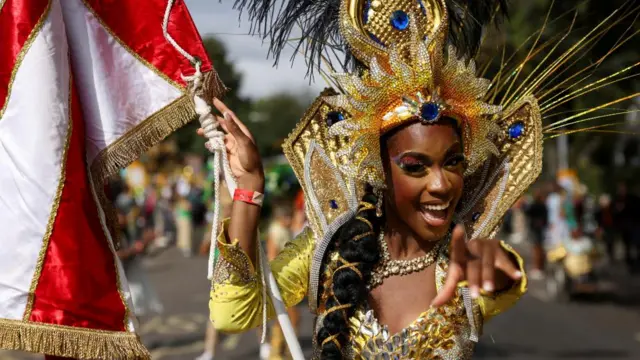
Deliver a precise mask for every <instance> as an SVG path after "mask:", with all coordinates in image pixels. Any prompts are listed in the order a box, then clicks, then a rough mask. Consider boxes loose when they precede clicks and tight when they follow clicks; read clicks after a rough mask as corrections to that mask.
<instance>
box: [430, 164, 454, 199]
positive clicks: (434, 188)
mask: <svg viewBox="0 0 640 360" xmlns="http://www.w3.org/2000/svg"><path fill="white" fill-rule="evenodd" d="M451 187H452V186H451V181H450V180H449V179H448V178H447V176H446V175H445V172H444V171H443V170H442V168H440V167H433V168H432V169H431V171H430V172H429V174H428V175H427V184H426V188H427V191H428V192H429V194H431V195H432V196H434V197H437V198H440V199H447V198H448V197H449V193H450V192H451Z"/></svg>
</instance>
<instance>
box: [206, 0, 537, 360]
mask: <svg viewBox="0 0 640 360" xmlns="http://www.w3.org/2000/svg"><path fill="white" fill-rule="evenodd" d="M350 3H352V2H351V1H343V2H342V6H343V7H348V6H349V4H350ZM385 6H387V5H386V4H383V5H380V6H379V7H378V9H377V10H378V11H379V12H382V13H384V12H385V8H384V7H385ZM430 6H431V8H432V9H435V10H437V12H438V14H435V15H433V17H430V15H428V14H426V13H421V14H422V16H418V15H415V13H411V15H409V16H415V18H416V19H417V21H415V22H414V23H413V24H414V26H413V27H412V28H411V31H410V32H409V31H407V32H406V33H400V35H403V34H406V36H404V37H401V38H399V39H395V40H393V39H389V40H387V38H383V37H381V39H383V40H382V41H389V42H392V41H395V42H396V44H393V45H396V46H397V48H400V47H401V46H400V45H397V44H401V45H408V46H410V47H412V48H414V49H416V50H418V51H423V50H426V49H436V50H432V52H429V53H428V54H425V53H413V52H410V53H409V54H407V53H403V54H399V51H396V50H390V51H386V50H383V51H382V52H380V53H379V54H377V55H376V58H375V59H376V60H375V61H377V62H378V64H376V63H374V62H373V61H372V57H371V56H368V55H366V54H365V55H363V54H362V52H363V51H366V48H362V49H360V50H361V51H360V52H358V50H359V49H358V46H359V45H358V44H359V42H360V43H361V42H363V41H364V42H367V39H368V38H364V37H362V36H360V37H358V36H359V35H353V33H350V32H347V31H343V35H345V37H347V41H348V42H349V44H350V45H352V47H353V48H354V50H355V51H353V52H354V54H356V56H358V55H359V60H360V61H361V62H363V63H364V65H368V66H367V67H368V68H369V69H372V68H373V71H375V67H376V66H378V67H381V68H382V69H384V70H382V69H380V71H379V72H378V73H377V74H372V76H371V78H369V79H366V78H358V79H356V78H355V77H357V76H358V75H357V74H355V75H352V77H351V79H345V78H344V77H342V78H339V77H338V78H337V80H338V81H343V83H342V84H341V85H342V86H341V87H342V88H343V89H344V91H345V94H343V95H337V96H325V97H322V98H321V99H320V100H318V101H317V103H318V104H320V105H319V106H316V108H318V107H319V108H324V110H322V109H320V110H318V113H323V114H325V115H324V116H323V117H325V118H326V122H325V124H323V125H324V126H326V127H328V129H329V135H314V136H315V138H316V139H318V140H325V139H330V138H331V136H332V135H346V136H348V138H347V139H348V140H343V142H344V143H343V145H342V148H343V149H342V150H343V151H342V152H340V149H339V150H338V152H336V157H337V158H340V157H343V156H347V158H348V160H346V162H345V163H343V164H337V165H338V166H340V169H341V170H342V172H341V173H337V172H335V173H331V167H330V166H329V165H328V167H325V168H324V169H322V164H319V163H317V161H316V163H314V160H313V157H314V153H313V151H314V150H313V149H316V148H317V146H320V145H317V144H324V143H327V142H325V141H322V142H321V141H318V142H316V143H315V144H316V146H315V147H314V146H311V145H310V146H308V147H307V149H306V150H305V151H303V152H306V156H307V157H308V158H309V161H307V162H306V163H305V164H304V165H303V166H302V167H303V168H305V169H304V171H309V172H311V173H310V175H309V176H307V177H305V176H306V175H301V173H302V172H304V171H302V172H301V171H299V170H300V168H299V167H296V164H295V160H296V159H295V156H293V157H292V155H291V154H292V153H295V151H287V148H288V147H290V148H291V149H293V148H295V147H296V146H297V145H295V144H293V143H295V142H296V135H295V131H294V134H293V135H292V137H290V139H289V140H288V141H289V145H288V144H285V154H287V155H288V157H289V160H290V161H292V160H293V161H292V165H293V167H294V169H295V170H296V171H297V175H298V177H299V178H301V183H302V184H303V185H302V186H303V188H305V190H306V192H315V195H314V198H315V199H316V201H315V202H316V203H317V202H318V200H317V199H318V197H319V196H320V197H321V196H322V195H323V194H325V195H326V194H328V196H329V197H332V196H335V197H337V196H338V194H339V192H340V189H341V187H340V186H334V184H335V180H331V179H342V180H344V182H345V183H354V184H356V185H354V187H355V188H357V190H354V191H352V192H351V193H350V194H351V196H349V195H345V196H344V198H350V200H344V199H339V200H329V201H327V202H325V201H322V202H320V204H322V205H319V206H316V210H315V211H314V210H311V211H312V214H311V216H312V217H313V218H314V219H315V220H314V221H313V222H314V223H315V224H316V225H315V226H311V229H307V230H306V231H304V232H303V233H302V234H300V235H299V236H298V237H297V238H296V239H295V240H293V241H292V242H291V243H290V244H289V245H288V246H287V247H286V248H285V249H284V251H283V252H282V253H281V254H280V255H279V256H278V257H277V258H276V259H275V260H274V261H273V262H271V269H272V271H273V273H274V276H275V277H276V279H277V282H278V285H279V288H280V291H281V293H282V296H283V299H284V302H285V304H286V306H287V307H291V306H294V305H296V304H298V303H299V302H300V301H302V300H303V298H304V296H305V295H306V294H310V302H311V303H312V305H311V306H312V310H314V311H316V312H317V313H318V319H317V322H316V332H315V339H314V340H315V342H314V343H315V350H314V356H315V357H319V358H322V359H341V358H350V359H351V358H354V359H355V358H371V357H375V356H385V355H387V356H391V357H393V356H398V357H401V358H413V359H425V358H432V357H433V358H436V357H438V356H440V357H447V358H455V359H469V358H470V356H471V353H472V351H473V342H474V341H477V337H478V335H479V333H480V330H481V328H482V324H483V323H484V321H486V320H488V319H489V318H491V317H492V316H494V315H496V314H498V313H500V312H502V311H503V310H504V309H506V308H507V307H509V306H511V305H512V304H513V303H515V302H516V301H517V300H518V298H520V296H521V295H522V294H523V293H524V291H525V288H526V280H525V278H524V274H523V268H522V260H521V259H520V257H519V256H518V255H517V254H516V253H515V252H514V251H513V250H512V249H510V248H509V247H508V246H506V245H505V244H504V243H502V242H500V241H499V240H496V239H493V238H491V237H489V236H488V235H489V234H488V232H487V231H485V230H483V229H482V228H481V227H480V226H479V225H478V226H477V227H474V225H473V224H471V222H472V221H478V222H479V223H486V222H487V221H489V222H493V225H494V226H493V227H497V221H494V220H495V219H493V217H494V216H492V214H490V213H488V214H486V215H485V214H480V215H476V214H473V215H471V214H470V215H466V213H468V212H469V211H468V210H465V209H464V208H465V207H469V206H472V207H473V205H474V203H476V202H478V200H470V196H471V195H478V194H477V193H478V191H474V188H476V186H477V184H472V185H471V186H469V188H468V189H466V190H467V192H465V182H466V180H467V178H468V179H475V178H474V176H473V175H471V174H477V173H478V171H476V169H478V168H479V167H480V165H481V164H488V161H490V160H488V159H489V156H488V154H489V153H488V151H489V150H491V149H492V147H491V144H489V142H488V141H489V140H488V139H489V137H490V136H492V135H493V134H492V133H491V131H493V130H495V128H494V129H491V126H490V125H491V124H490V122H491V121H495V120H492V119H495V118H492V117H491V116H493V115H494V114H497V112H498V109H497V108H496V107H492V106H491V105H488V104H484V103H480V102H479V101H478V100H477V99H478V98H480V97H482V95H484V93H486V91H487V87H486V84H484V85H483V83H482V81H481V80H479V79H476V77H475V74H473V72H474V71H475V69H470V68H468V67H467V66H466V64H464V62H463V61H462V60H460V61H458V60H456V58H455V50H454V52H453V53H452V52H451V51H450V52H449V56H450V58H449V60H448V61H447V63H446V65H445V62H444V59H443V57H442V52H443V50H444V45H445V42H446V40H445V39H446V37H445V34H446V31H447V29H446V28H447V23H446V21H440V22H439V23H437V20H438V19H444V20H446V19H447V9H446V6H445V4H444V3H443V2H441V1H440V0H434V1H432V2H431V3H430ZM381 7H382V8H381ZM387 10H388V9H387ZM405 10H406V12H404V14H405V15H407V14H409V11H410V9H405ZM345 21H348V20H345ZM392 25H393V26H395V25H394V24H392ZM372 31H373V30H372ZM421 34H436V35H435V36H433V38H430V39H427V37H425V36H423V35H421ZM383 35H384V33H381V34H380V36H383ZM348 36H351V37H352V38H348ZM354 36H355V38H353V37H354ZM370 45H371V42H370V40H369V42H368V43H367V46H370ZM393 45H389V46H390V47H391V48H393ZM385 51H386V52H385ZM399 59H402V60H399ZM401 62H402V64H405V65H404V66H407V65H408V66H410V67H411V69H412V71H414V74H416V75H419V76H413V77H401V75H402V74H401V72H402V71H403V68H402V66H403V65H402V64H401ZM379 64H387V65H386V66H385V65H382V66H380V65H379ZM452 68H455V71H454V70H453V69H452ZM373 71H372V72H373ZM429 74H431V77H430V76H428V75H429ZM436 78H438V81H439V83H435V81H434V80H435V79H436ZM358 81H360V82H364V87H362V86H361V85H355V86H354V84H357V83H358ZM483 86H484V87H483ZM456 87H457V89H456ZM469 89H472V90H475V91H476V92H477V93H472V94H469ZM349 91H351V92H349ZM364 93H367V94H368V97H366V98H364V97H363V96H362V94H364ZM370 99H384V100H380V101H379V102H378V103H376V102H373V101H371V100H370ZM440 99H442V100H440ZM358 101H361V103H357V102H358ZM451 104H457V106H456V105H451ZM214 105H215V107H216V108H217V109H218V110H219V111H220V112H221V113H222V114H223V118H220V122H221V124H222V126H223V128H224V129H225V130H226V131H227V133H228V134H227V135H226V144H227V152H228V157H229V162H230V165H231V168H232V170H233V174H234V175H235V177H236V179H237V181H238V188H239V189H241V190H240V193H239V194H237V195H238V196H235V197H234V199H235V200H236V201H234V203H233V205H232V209H231V217H230V220H229V221H228V222H226V223H225V226H224V229H223V231H222V233H221V235H220V238H219V244H218V247H219V249H220V255H221V258H220V260H221V261H220V262H219V263H218V264H217V269H216V275H215V276H214V279H213V286H212V294H211V301H210V307H211V320H212V322H213V324H214V326H216V328H218V329H220V330H224V331H244V330H247V329H250V328H253V327H256V326H258V325H260V323H261V322H262V321H263V313H262V312H263V310H262V305H261V304H262V301H263V300H262V298H261V294H262V290H261V282H260V280H259V276H258V275H259V273H256V272H255V270H254V269H256V267H255V264H257V263H258V262H257V261H258V258H257V255H256V254H257V253H258V248H257V247H258V244H257V242H256V240H255V239H256V236H257V229H258V225H259V215H260V207H259V206H257V205H258V204H257V203H256V202H255V201H252V200H251V199H253V198H255V196H253V195H254V194H256V193H262V192H263V188H264V175H263V171H262V167H261V159H260V156H259V154H258V152H257V151H256V145H255V142H254V140H253V137H252V135H251V134H250V133H249V132H248V130H247V128H246V127H245V126H244V125H243V124H242V122H241V121H240V120H239V119H238V118H237V117H236V116H235V115H234V114H233V112H232V111H231V110H230V109H228V108H227V107H226V106H225V105H224V104H223V103H222V102H220V101H219V100H217V99H216V100H214ZM383 105H384V106H383ZM528 106H529V108H530V109H533V111H535V106H536V105H535V103H534V102H533V101H529V102H528ZM312 108H313V106H312ZM445 108H446V110H445ZM440 110H443V111H440ZM336 112H339V113H337V114H336ZM311 115H312V116H311V117H314V116H315V115H316V114H311ZM521 118H524V119H525V120H526V121H528V123H527V125H529V122H532V121H534V119H535V118H534V117H531V116H528V117H527V116H525V117H522V116H521ZM332 119H333V120H335V121H331V120H332ZM501 119H503V120H505V119H508V116H505V117H503V118H501ZM304 122H305V119H303V121H302V123H304ZM482 122H485V123H487V124H482ZM507 122H508V121H507ZM523 126H524V124H523ZM350 129H351V130H353V129H357V131H352V132H349V130H350ZM534 129H535V127H533V128H532V131H531V132H530V134H528V135H530V136H533V137H534V138H535V136H538V134H536V133H535V130H534ZM201 133H202V131H201ZM371 135H374V136H371ZM512 140H514V142H513V143H512V144H509V146H511V145H513V144H515V141H516V140H517V139H512ZM307 143H308V141H307ZM493 146H494V147H497V146H498V147H499V146H501V145H500V144H497V145H496V144H494V145H493ZM323 150H327V151H330V149H329V147H328V146H327V147H326V149H323ZM496 150H498V149H496ZM500 150H502V151H503V152H504V154H507V153H508V151H513V149H511V150H505V149H504V147H502V148H500ZM500 150H499V151H500ZM359 151H360V154H362V153H364V154H365V155H364V158H362V155H358V152H359ZM348 154H351V157H349V155H348ZM509 155H512V156H515V155H517V154H509ZM358 156H360V157H358ZM329 158H331V156H329ZM334 158H335V157H334ZM533 160H536V161H537V159H536V158H534V159H533ZM534 162H535V161H534ZM489 168H490V169H491V170H490V171H489V172H490V173H492V174H495V175H496V176H497V178H502V177H503V175H504V174H503V173H504V171H503V170H502V167H501V166H489V167H488V169H489ZM314 171H317V174H315V175H314ZM534 175H537V174H534ZM466 177H467V178H466ZM494 177H495V176H494ZM476 181H477V180H476ZM484 182H485V183H486V184H487V186H485V188H486V187H488V188H495V187H496V186H495V185H493V183H491V181H488V180H485V181H484ZM527 185H528V184H527ZM490 192H491V191H489V193H490ZM473 193H475V194H473ZM243 194H244V195H245V196H243ZM246 194H249V195H250V196H248V197H247V196H246ZM356 194H360V196H359V198H360V201H359V203H358V201H356V202H355V204H356V205H355V206H349V205H348V204H349V203H350V202H351V203H353V199H352V198H353V197H355V196H357V195H356ZM517 195H518V196H519V195H520V194H517ZM491 196H494V197H495V195H489V194H487V195H486V196H485V197H486V198H489V197H491ZM500 196H502V195H500ZM500 196H498V199H497V201H498V202H500V201H504V200H503V199H502V198H500ZM518 196H516V197H515V198H514V196H512V195H511V196H510V198H509V199H511V200H507V202H509V201H510V202H511V203H513V201H514V200H515V199H516V198H517V197H518ZM463 197H465V198H466V199H467V200H468V201H467V202H466V203H462V202H461V199H462V198H463ZM494 200H495V199H494ZM312 201H313V200H312ZM480 202H481V201H480ZM325 204H326V205H328V206H323V205H325ZM509 205H510V204H509ZM483 206H484V207H488V206H487V205H486V204H485V205H483ZM342 208H350V210H349V211H346V212H343V214H346V215H345V216H343V219H344V218H346V219H347V220H346V222H345V221H344V220H342V221H339V220H335V219H337V217H339V216H333V219H334V221H333V222H332V226H318V225H317V224H318V222H322V221H319V220H318V219H320V218H322V219H324V220H323V221H324V222H325V223H328V222H330V219H331V218H332V211H334V212H335V211H339V210H340V209H342ZM507 208H508V206H507ZM493 212H494V213H496V211H493ZM500 215H502V214H498V217H500ZM465 217H466V219H465ZM471 218H474V219H473V220H471ZM454 219H455V220H456V222H457V223H458V225H455V222H454ZM465 221H467V226H466V227H465V225H463V223H465ZM331 228H339V229H338V230H337V231H333V234H332V233H331V232H332V230H331ZM484 228H487V227H486V226H484ZM312 230H313V231H312ZM468 232H473V235H474V238H472V239H467V236H466V233H468ZM475 234H480V235H479V236H478V235H475ZM325 239H328V240H329V241H328V242H326V243H325V241H324V240H325ZM467 240H469V241H467ZM325 244H326V245H325ZM322 248H326V250H323V249H322ZM318 259H319V260H318ZM318 267H319V268H320V270H319V271H318V270H317V268H318ZM318 272H319V273H320V274H321V275H317V276H316V275H315V274H316V273H318ZM407 299H411V301H407ZM314 304H315V305H314ZM269 310H271V309H269ZM271 312H272V311H270V314H269V315H272V314H271ZM435 334H437V335H435ZM383 354H384V355H383Z"/></svg>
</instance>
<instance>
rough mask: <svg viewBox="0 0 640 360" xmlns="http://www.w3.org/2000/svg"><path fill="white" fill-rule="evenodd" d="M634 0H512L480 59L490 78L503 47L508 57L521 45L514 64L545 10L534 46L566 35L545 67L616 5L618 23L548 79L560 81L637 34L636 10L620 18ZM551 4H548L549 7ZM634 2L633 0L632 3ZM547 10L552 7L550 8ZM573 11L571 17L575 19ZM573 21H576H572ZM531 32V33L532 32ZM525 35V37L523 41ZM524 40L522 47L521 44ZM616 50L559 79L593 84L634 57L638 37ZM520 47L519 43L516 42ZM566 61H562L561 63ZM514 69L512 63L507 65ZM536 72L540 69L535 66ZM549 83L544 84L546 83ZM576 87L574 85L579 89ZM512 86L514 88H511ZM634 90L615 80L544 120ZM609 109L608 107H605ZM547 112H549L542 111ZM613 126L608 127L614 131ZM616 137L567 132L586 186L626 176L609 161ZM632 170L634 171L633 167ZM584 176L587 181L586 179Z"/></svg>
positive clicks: (628, 82)
mask: <svg viewBox="0 0 640 360" xmlns="http://www.w3.org/2000/svg"><path fill="white" fill-rule="evenodd" d="M630 3H634V2H633V1H631V2H629V1H624V0H620V1H618V0H612V1H599V0H586V1H580V2H578V1H555V2H554V1H552V0H514V1H511V2H510V4H511V6H510V8H511V10H510V17H509V20H508V21H506V22H505V23H504V24H503V26H502V28H501V32H492V33H490V34H488V36H487V37H486V41H485V45H486V46H485V47H484V49H483V52H482V53H481V54H480V59H481V61H480V62H481V63H482V62H485V63H486V61H491V63H492V65H491V67H490V70H489V72H488V73H487V75H486V76H487V77H489V78H490V77H491V76H492V75H493V74H495V73H496V70H497V69H498V67H499V65H500V62H501V60H502V58H501V55H502V50H503V46H504V49H505V51H504V53H505V55H506V56H505V59H508V58H509V57H510V55H511V54H513V53H514V52H515V51H516V50H517V49H519V48H520V50H519V52H518V54H517V55H516V57H515V59H517V60H512V62H511V65H515V64H518V63H519V62H520V61H521V60H522V59H524V58H525V56H527V54H528V52H529V49H530V48H531V45H532V43H533V41H534V40H535V38H536V36H537V34H536V31H538V30H539V29H540V28H541V27H542V24H543V23H544V21H545V18H546V17H547V13H549V18H548V19H549V21H548V23H547V26H546V29H545V31H544V32H543V33H542V35H541V37H540V40H539V42H538V47H540V45H541V44H545V43H546V42H548V41H551V42H553V43H556V42H557V41H558V40H559V39H560V37H562V36H565V35H566V38H565V39H564V40H563V41H562V42H561V43H560V44H559V46H558V48H557V49H556V50H555V51H554V53H553V55H552V56H550V57H549V59H547V61H546V62H545V63H544V64H543V65H542V67H541V68H542V69H546V68H548V66H549V64H550V63H551V62H553V61H554V60H556V59H558V58H559V56H560V54H562V53H563V52H564V51H565V50H567V49H569V48H570V47H571V46H573V45H574V44H576V43H577V42H578V41H580V40H581V38H582V37H583V36H584V35H586V34H587V33H588V32H589V31H591V30H593V29H594V28H595V27H596V25H598V24H599V23H600V22H601V21H603V20H604V19H605V18H606V17H607V16H609V15H611V14H612V13H613V12H614V11H616V10H618V13H617V14H616V15H614V17H613V18H612V19H610V22H611V21H617V20H621V22H620V23H619V24H617V25H616V26H613V27H611V28H610V29H609V31H607V32H606V33H604V34H600V37H599V38H598V39H597V41H596V42H594V43H592V44H591V45H589V46H587V47H585V48H584V51H583V52H581V54H583V55H582V56H579V57H576V58H574V59H575V60H576V61H575V63H573V66H572V67H571V68H570V69H567V71H566V72H564V73H562V74H560V72H561V71H564V70H565V69H566V67H562V68H560V69H559V71H556V74H558V76H557V78H556V79H555V80H554V82H553V84H560V83H561V82H562V81H564V80H565V79H567V78H568V77H569V76H571V75H573V74H575V73H576V72H578V71H579V70H581V69H583V68H585V67H587V66H589V65H591V64H593V63H595V62H596V61H597V60H598V59H600V58H601V57H602V56H603V55H605V54H607V53H608V52H609V51H610V50H611V48H612V47H613V46H615V45H616V44H619V43H620V42H621V39H623V38H625V37H626V36H629V35H631V34H634V33H637V32H638V30H640V22H637V21H634V20H635V18H636V14H637V11H636V14H632V15H631V16H627V17H626V18H624V19H623V18H622V17H623V16H624V15H629V14H630V12H629V10H630V9H632V8H633V7H634V6H633V4H631V5H630ZM552 4H553V7H551V6H552ZM623 5H626V7H625V9H626V10H625V9H621V7H622V6H623ZM635 6H637V2H636V5H635ZM550 9H551V11H549V10H550ZM574 15H575V18H574ZM574 21H575V22H574ZM572 25H573V30H572V31H571V32H570V33H568V30H569V28H570V27H571V26H572ZM532 34H534V36H533V37H531V35H532ZM527 39H529V41H528V42H527ZM523 44H524V46H522V45H523ZM621 45H622V46H620V47H619V48H617V49H616V51H615V53H614V54H613V55H612V56H609V57H608V58H607V59H606V60H605V61H604V62H602V63H598V66H594V67H593V68H591V69H590V70H589V71H587V72H584V73H583V74H581V75H580V76H578V77H576V78H574V79H572V80H571V82H570V83H568V84H564V85H563V86H566V85H571V84H573V82H575V81H576V80H578V79H583V78H585V77H587V76H588V78H587V79H586V80H585V81H584V82H582V85H581V86H579V87H583V86H585V85H587V84H590V83H593V82H594V81H596V80H598V79H602V78H604V77H606V76H608V75H611V74H613V73H615V72H616V71H618V70H621V69H623V68H625V67H627V66H629V65H631V64H633V63H635V62H637V59H638V55H637V54H638V53H637V49H638V41H637V37H636V38H633V39H630V41H627V42H626V43H624V44H621ZM521 46H522V47H521ZM552 48H553V46H547V47H545V48H544V50H543V51H540V52H539V53H537V54H535V56H534V57H533V58H532V59H531V60H530V61H528V63H527V65H526V66H525V67H524V69H523V71H522V74H521V76H520V77H519V78H518V82H517V83H516V84H515V87H517V86H518V85H519V83H520V82H522V81H524V79H525V78H526V76H527V74H529V73H530V72H531V71H533V70H534V69H535V68H536V66H538V65H539V64H540V63H541V61H542V60H543V59H544V58H545V57H546V56H547V55H548V54H549V52H550V51H551V50H552ZM570 63H571V62H569V63H567V64H566V65H568V64H570ZM566 65H565V66H566ZM511 69H513V68H511ZM537 73H538V74H539V73H540V69H538V71H537ZM633 73H637V71H631V72H628V73H627V74H626V75H631V74H633ZM551 87H552V86H549V88H551ZM579 87H578V88H579ZM512 90H513V89H512ZM634 91H638V83H637V81H635V82H634V79H627V80H625V81H620V82H617V83H615V84H612V85H610V86H607V87H606V88H603V89H599V90H597V91H594V92H591V93H588V94H585V95H582V96H579V97H578V98H576V99H574V100H572V101H570V102H567V103H565V104H563V105H562V106H560V107H558V108H556V109H554V110H553V111H552V112H553V113H556V114H557V113H563V114H560V115H558V116H556V117H553V118H550V119H548V121H547V122H553V121H558V120H561V119H563V118H564V117H566V116H569V115H572V114H575V113H577V112H578V111H579V109H586V108H592V107H595V106H597V105H600V104H604V103H607V102H609V101H612V100H615V99H618V98H621V97H623V96H625V95H628V94H632V93H633V92H634ZM629 104H630V101H628V102H623V103H619V104H616V105H614V106H613V107H614V108H618V109H625V108H627V107H628V106H629ZM603 113H604V112H599V113H593V114H592V115H591V116H596V115H601V114H603ZM609 113H610V111H609ZM547 115H548V114H547ZM621 121H624V115H619V116H617V117H609V118H605V119H602V120H599V121H593V122H589V123H583V124H578V125H573V126H570V127H569V128H567V129H565V130H571V129H576V128H583V127H588V126H594V125H599V124H606V123H613V122H621ZM614 129H615V128H611V130H614ZM616 141H617V136H616V135H609V134H600V133H589V132H585V133H575V134H572V135H570V136H569V144H570V151H571V153H570V165H571V166H572V167H574V168H576V169H577V170H578V172H579V174H580V176H581V177H582V178H583V179H585V180H586V181H587V182H589V183H588V185H590V187H591V188H600V189H603V190H607V187H609V183H610V184H611V185H612V184H614V183H615V182H614V181H612V179H613V178H614V177H622V176H628V174H629V173H630V172H632V171H634V170H633V169H629V168H628V167H625V168H624V169H618V168H616V167H615V166H614V165H613V163H612V159H613V147H614V146H615V142H616ZM545 146H547V147H554V146H555V143H554V142H553V141H549V142H547V143H546V144H545ZM554 170H555V169H550V168H547V172H548V174H547V175H548V176H553V171H554ZM635 171H638V169H636V170H635ZM603 174H607V175H606V176H607V178H606V179H605V178H604V177H603ZM587 179H588V180H587Z"/></svg>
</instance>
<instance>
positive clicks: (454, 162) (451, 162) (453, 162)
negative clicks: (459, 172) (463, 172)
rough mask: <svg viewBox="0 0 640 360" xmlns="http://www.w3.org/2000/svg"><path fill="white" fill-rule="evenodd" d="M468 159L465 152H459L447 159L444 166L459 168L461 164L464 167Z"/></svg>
mask: <svg viewBox="0 0 640 360" xmlns="http://www.w3.org/2000/svg"><path fill="white" fill-rule="evenodd" d="M466 161H467V159H466V158H465V156H464V154H462V153H457V154H453V155H451V156H449V157H448V159H447V161H445V163H444V166H446V167H448V168H457V167H460V166H462V167H464V166H465V163H466Z"/></svg>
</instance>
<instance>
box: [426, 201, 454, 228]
mask: <svg viewBox="0 0 640 360" xmlns="http://www.w3.org/2000/svg"><path fill="white" fill-rule="evenodd" d="M450 205H451V201H447V202H446V203H444V204H439V205H426V204H425V205H422V206H421V207H420V210H421V211H420V214H421V215H422V218H423V219H424V221H425V222H426V223H427V224H429V225H431V226H433V227H440V226H442V225H445V224H446V223H447V215H448V213H449V206H450Z"/></svg>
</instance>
